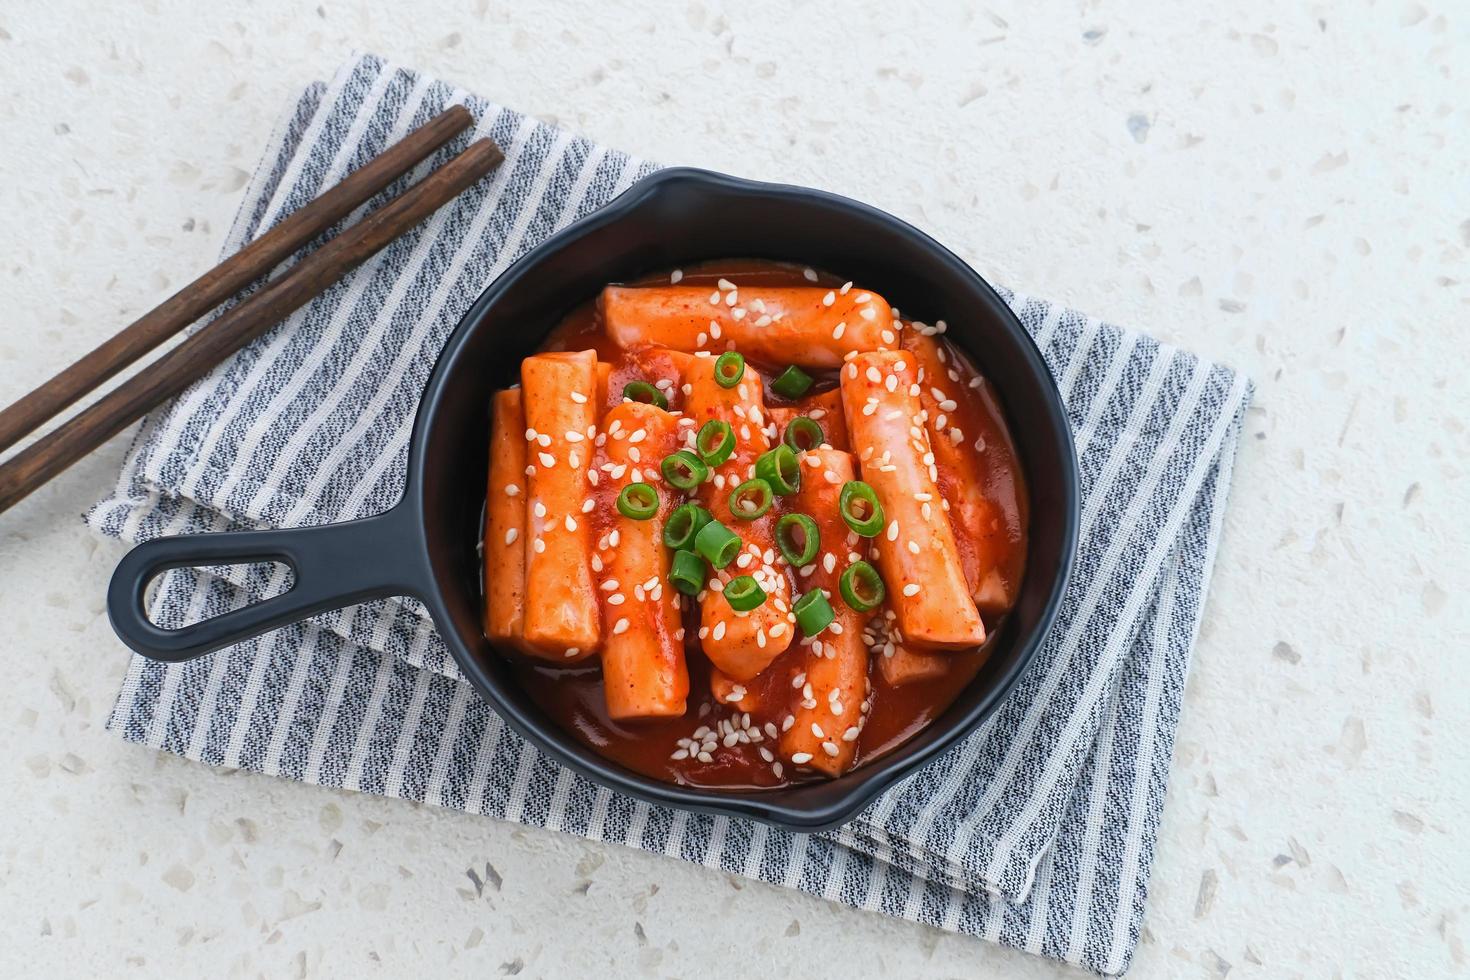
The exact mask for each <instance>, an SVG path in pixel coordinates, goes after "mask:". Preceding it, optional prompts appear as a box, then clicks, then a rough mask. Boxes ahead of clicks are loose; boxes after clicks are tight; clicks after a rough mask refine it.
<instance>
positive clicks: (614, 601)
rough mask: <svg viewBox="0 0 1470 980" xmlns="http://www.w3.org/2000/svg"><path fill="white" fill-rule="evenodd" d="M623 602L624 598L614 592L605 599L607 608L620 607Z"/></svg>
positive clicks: (619, 593)
mask: <svg viewBox="0 0 1470 980" xmlns="http://www.w3.org/2000/svg"><path fill="white" fill-rule="evenodd" d="M625 601H626V597H625V596H624V595H623V594H622V593H621V592H614V593H613V594H612V595H610V596H608V597H607V604H608V605H609V606H621V605H622V604H623V603H624V602H625Z"/></svg>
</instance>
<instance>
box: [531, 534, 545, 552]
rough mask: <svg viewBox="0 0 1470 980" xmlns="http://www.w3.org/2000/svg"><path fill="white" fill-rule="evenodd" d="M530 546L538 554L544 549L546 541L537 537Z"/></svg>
mask: <svg viewBox="0 0 1470 980" xmlns="http://www.w3.org/2000/svg"><path fill="white" fill-rule="evenodd" d="M531 547H532V549H534V550H535V552H536V554H538V555H539V554H541V553H542V552H543V551H545V550H546V542H545V541H542V540H541V539H540V538H537V539H536V540H534V541H532V542H531Z"/></svg>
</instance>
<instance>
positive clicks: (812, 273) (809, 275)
mask: <svg viewBox="0 0 1470 980" xmlns="http://www.w3.org/2000/svg"><path fill="white" fill-rule="evenodd" d="M801 274H802V275H803V276H805V277H806V281H807V282H816V281H817V270H816V269H802V270H801Z"/></svg>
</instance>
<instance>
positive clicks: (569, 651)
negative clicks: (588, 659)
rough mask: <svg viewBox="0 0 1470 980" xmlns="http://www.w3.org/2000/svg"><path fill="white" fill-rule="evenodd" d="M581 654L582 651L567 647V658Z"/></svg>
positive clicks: (577, 648)
mask: <svg viewBox="0 0 1470 980" xmlns="http://www.w3.org/2000/svg"><path fill="white" fill-rule="evenodd" d="M581 652H582V650H581V648H579V647H567V652H566V656H567V657H568V658H571V657H575V656H576V655H577V654H579V653H581Z"/></svg>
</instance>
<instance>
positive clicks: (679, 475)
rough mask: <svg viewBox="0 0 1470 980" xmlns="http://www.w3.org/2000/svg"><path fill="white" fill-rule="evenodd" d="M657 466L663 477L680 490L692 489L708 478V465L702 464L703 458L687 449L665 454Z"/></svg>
mask: <svg viewBox="0 0 1470 980" xmlns="http://www.w3.org/2000/svg"><path fill="white" fill-rule="evenodd" d="M658 468H659V470H660V471H662V473H663V475H664V479H665V480H667V481H668V482H669V483H670V484H671V485H672V486H675V487H678V488H679V489H680V490H693V489H694V488H695V487H697V486H699V485H700V484H701V483H703V482H704V481H705V480H707V479H708V478H709V467H708V466H705V465H704V460H702V459H700V458H699V457H698V456H696V455H694V454H693V453H691V452H690V451H689V450H687V449H681V450H679V451H678V452H676V453H671V454H670V455H668V456H665V457H664V461H663V462H662V463H660V464H659V467H658Z"/></svg>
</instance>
